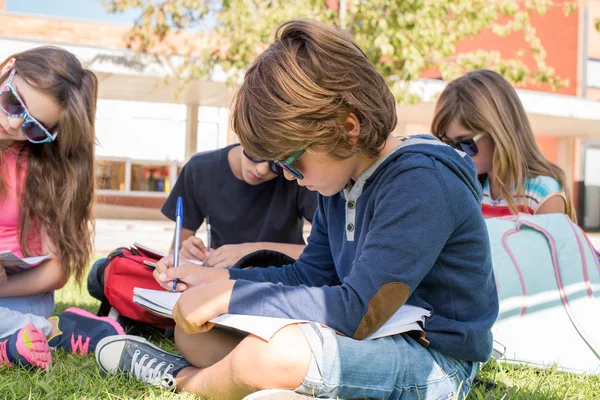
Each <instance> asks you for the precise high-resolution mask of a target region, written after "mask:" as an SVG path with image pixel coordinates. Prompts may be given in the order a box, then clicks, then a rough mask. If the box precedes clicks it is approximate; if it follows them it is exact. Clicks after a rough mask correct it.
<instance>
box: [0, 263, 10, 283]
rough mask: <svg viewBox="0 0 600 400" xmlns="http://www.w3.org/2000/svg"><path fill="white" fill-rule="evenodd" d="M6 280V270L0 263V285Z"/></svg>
mask: <svg viewBox="0 0 600 400" xmlns="http://www.w3.org/2000/svg"><path fill="white" fill-rule="evenodd" d="M6 282H8V276H6V270H5V269H4V267H3V266H2V265H0V285H2V284H4V283H6Z"/></svg>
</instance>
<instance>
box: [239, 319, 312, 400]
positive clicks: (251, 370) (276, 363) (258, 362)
mask: <svg viewBox="0 0 600 400" xmlns="http://www.w3.org/2000/svg"><path fill="white" fill-rule="evenodd" d="M311 354H312V353H311V350H310V347H309V346H308V343H307V342H306V339H305V337H304V334H303V333H302V331H301V330H300V328H299V327H298V326H297V325H291V326H287V327H285V328H283V329H281V330H280V331H279V332H277V333H276V334H275V335H274V336H273V337H272V338H271V340H270V341H269V342H264V341H263V340H261V339H259V338H257V337H255V336H249V337H247V338H246V339H244V340H243V341H242V342H241V343H240V345H239V346H238V347H237V348H236V349H235V350H234V351H233V353H232V359H231V363H232V365H231V368H232V372H233V375H234V377H235V378H236V379H237V380H238V381H240V383H244V384H245V385H247V386H250V387H252V388H255V389H271V388H281V389H295V388H296V387H298V386H300V384H301V383H302V380H303V379H304V377H305V376H306V371H307V370H308V366H309V363H310V358H311Z"/></svg>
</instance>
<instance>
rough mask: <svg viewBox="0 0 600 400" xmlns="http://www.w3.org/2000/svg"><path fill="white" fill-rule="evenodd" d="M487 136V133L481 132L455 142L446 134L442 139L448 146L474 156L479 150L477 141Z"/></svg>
mask: <svg viewBox="0 0 600 400" xmlns="http://www.w3.org/2000/svg"><path fill="white" fill-rule="evenodd" d="M484 136H485V133H480V134H478V135H476V136H475V137H474V138H472V139H465V140H460V141H458V142H453V141H451V140H450V139H448V138H447V137H446V136H444V137H443V138H442V141H443V142H444V143H446V144H447V145H448V146H450V147H453V148H455V149H457V150H461V151H464V152H465V153H467V155H468V156H470V157H473V156H474V155H476V154H477V153H478V152H479V149H478V148H477V141H478V140H479V139H481V138H482V137H484Z"/></svg>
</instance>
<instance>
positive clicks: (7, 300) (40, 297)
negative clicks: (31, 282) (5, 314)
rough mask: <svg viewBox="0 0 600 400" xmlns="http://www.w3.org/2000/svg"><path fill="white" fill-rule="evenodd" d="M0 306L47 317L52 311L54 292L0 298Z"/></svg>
mask: <svg viewBox="0 0 600 400" xmlns="http://www.w3.org/2000/svg"><path fill="white" fill-rule="evenodd" d="M0 307H5V308H8V309H10V310H13V311H18V312H21V313H23V314H33V315H37V316H40V317H44V318H48V317H50V316H52V314H53V313H54V292H48V293H40V294H34V295H31V296H19V297H3V298H0Z"/></svg>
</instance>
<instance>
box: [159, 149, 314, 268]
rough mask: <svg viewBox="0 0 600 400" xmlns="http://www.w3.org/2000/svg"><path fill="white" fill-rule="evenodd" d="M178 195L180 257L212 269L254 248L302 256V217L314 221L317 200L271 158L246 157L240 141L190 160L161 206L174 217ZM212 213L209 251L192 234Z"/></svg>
mask: <svg viewBox="0 0 600 400" xmlns="http://www.w3.org/2000/svg"><path fill="white" fill-rule="evenodd" d="M179 196H181V197H182V200H183V210H184V212H183V228H182V230H181V242H182V249H181V254H180V255H181V257H182V258H183V259H196V260H201V261H205V262H206V263H207V264H208V265H210V266H212V267H229V266H231V265H233V264H235V263H236V262H237V261H238V260H239V259H240V258H241V257H243V256H245V255H246V254H249V253H252V252H253V251H256V250H276V251H279V252H282V253H285V254H287V255H288V256H290V257H292V258H294V259H296V258H298V257H299V256H300V253H302V250H303V249H304V246H305V243H304V238H303V236H302V228H303V225H304V219H306V220H307V221H309V222H311V223H312V219H313V216H314V213H315V209H316V203H317V196H316V193H314V192H310V191H309V190H307V189H306V188H303V187H300V186H298V185H297V184H296V182H290V181H288V180H287V179H285V178H284V177H283V175H282V171H281V168H280V167H278V166H277V165H275V164H273V163H272V162H267V161H264V160H259V159H252V158H251V157H249V156H247V154H245V152H244V151H243V149H242V147H241V146H240V145H238V144H235V145H231V146H227V147H225V148H223V149H219V150H215V151H210V152H205V153H199V154H196V155H195V156H193V157H192V158H191V159H190V160H189V161H188V162H187V164H186V165H185V166H184V167H183V169H182V171H181V174H180V175H179V178H178V179H177V182H176V183H175V186H174V187H173V190H172V191H171V193H170V194H169V198H168V199H167V201H166V202H165V204H164V205H163V207H162V210H161V211H162V213H163V214H164V215H165V216H166V217H167V218H169V219H171V220H173V221H175V207H176V204H177V197H179ZM208 216H210V223H211V231H212V237H211V239H212V243H211V247H212V249H213V250H211V251H208V249H206V247H205V243H204V241H203V240H202V239H201V238H197V237H195V236H194V235H195V233H196V231H197V230H198V228H200V226H201V225H202V223H203V221H204V220H205V219H206V217H208ZM172 248H173V245H171V249H172Z"/></svg>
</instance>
